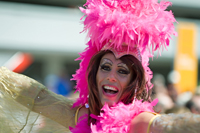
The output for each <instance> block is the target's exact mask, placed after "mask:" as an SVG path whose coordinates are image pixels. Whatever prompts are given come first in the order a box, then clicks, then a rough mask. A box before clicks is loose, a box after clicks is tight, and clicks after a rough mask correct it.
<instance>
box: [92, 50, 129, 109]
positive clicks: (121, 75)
mask: <svg viewBox="0 0 200 133" xmlns="http://www.w3.org/2000/svg"><path fill="white" fill-rule="evenodd" d="M130 80H131V71H130V70H129V68H128V66H127V65H126V64H125V63H123V62H122V61H121V60H120V59H116V57H115V56H114V55H113V54H112V53H107V54H105V55H104V56H103V57H102V59H101V61H100V65H99V68H98V71H97V76H96V82H97V87H98V91H99V97H100V100H101V103H102V105H104V104H105V103H107V104H108V105H109V106H112V105H114V104H115V103H117V102H118V101H119V98H120V97H121V94H122V92H123V89H124V88H126V87H127V85H128V84H129V82H130Z"/></svg>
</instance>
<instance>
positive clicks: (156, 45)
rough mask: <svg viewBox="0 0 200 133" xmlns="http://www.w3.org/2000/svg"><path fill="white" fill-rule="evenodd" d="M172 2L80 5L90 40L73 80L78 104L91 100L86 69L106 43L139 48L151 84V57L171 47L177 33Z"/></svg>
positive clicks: (111, 0) (101, 0) (119, 0)
mask: <svg viewBox="0 0 200 133" xmlns="http://www.w3.org/2000/svg"><path fill="white" fill-rule="evenodd" d="M169 5H171V2H166V1H161V2H160V3H158V2H157V0H87V2H86V4H85V5H84V6H85V8H82V7H80V10H81V11H82V12H83V13H84V16H86V17H85V19H84V21H83V23H84V30H83V31H87V32H88V37H89V38H90V40H89V42H88V43H87V45H88V47H87V48H86V49H85V50H84V51H83V52H82V53H80V57H79V58H78V59H77V60H81V63H80V68H79V69H78V70H77V71H76V74H74V75H73V79H72V80H76V81H77V85H76V89H77V91H79V92H80V94H79V98H78V100H77V101H76V103H75V104H74V106H78V105H80V104H82V105H83V104H85V103H87V102H88V101H87V100H88V84H87V77H86V70H87V67H88V64H89V61H90V59H91V57H92V56H93V55H95V54H96V53H97V52H99V51H100V50H102V49H104V46H105V45H106V47H109V46H110V47H112V48H114V49H116V50H117V49H120V48H121V47H122V44H126V46H127V47H128V48H127V50H130V49H131V48H133V47H137V49H138V50H139V51H140V56H141V63H142V65H143V67H144V70H145V72H146V73H145V75H146V81H147V82H148V86H151V81H150V80H151V79H152V76H153V75H152V72H151V70H150V68H149V67H148V65H149V58H150V57H153V53H154V51H156V50H158V51H159V53H160V52H161V50H162V49H163V48H166V47H167V46H169V40H170V39H171V35H176V34H177V33H176V32H175V30H174V25H173V23H174V22H176V20H175V18H174V16H173V13H172V11H165V10H166V9H167V7H168V6H169ZM84 16H83V17H82V19H83V18H84ZM108 44H109V45H108ZM108 49H109V48H108ZM132 52H133V51H132ZM129 53H130V52H129ZM133 55H134V54H133ZM136 56H137V55H136Z"/></svg>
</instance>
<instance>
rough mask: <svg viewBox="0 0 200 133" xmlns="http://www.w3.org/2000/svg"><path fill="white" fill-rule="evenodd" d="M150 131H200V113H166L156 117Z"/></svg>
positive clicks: (165, 132)
mask: <svg viewBox="0 0 200 133" xmlns="http://www.w3.org/2000/svg"><path fill="white" fill-rule="evenodd" d="M150 133H200V115H197V114H192V113H183V114H164V115H161V116H159V117H157V118H155V119H154V120H153V122H152V124H151V127H150Z"/></svg>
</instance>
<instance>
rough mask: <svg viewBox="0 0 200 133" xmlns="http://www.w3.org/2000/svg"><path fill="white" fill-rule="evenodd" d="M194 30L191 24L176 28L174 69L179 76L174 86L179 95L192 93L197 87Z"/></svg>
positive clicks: (195, 32)
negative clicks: (176, 43) (176, 41)
mask: <svg viewBox="0 0 200 133" xmlns="http://www.w3.org/2000/svg"><path fill="white" fill-rule="evenodd" d="M196 29H197V27H196V25H195V24H193V23H180V24H179V26H178V45H177V50H176V54H175V60H174V69H175V71H177V72H178V73H179V75H180V76H179V80H178V81H177V83H176V84H175V86H176V88H177V89H178V92H179V93H182V92H185V91H191V92H193V93H194V92H195V90H196V87H197V78H198V77H197V69H198V59H197V54H196V51H197V49H196V34H197V31H196Z"/></svg>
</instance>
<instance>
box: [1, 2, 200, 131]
mask: <svg viewBox="0 0 200 133" xmlns="http://www.w3.org/2000/svg"><path fill="white" fill-rule="evenodd" d="M170 4H171V3H169V2H160V3H157V1H156V0H145V1H144V0H88V1H87V3H86V4H85V6H86V9H83V8H80V9H81V11H82V12H83V13H84V14H85V15H86V16H87V17H86V18H85V20H84V25H85V30H88V36H89V37H90V41H89V42H88V43H87V45H88V47H87V48H86V49H85V51H83V52H82V53H81V54H80V58H79V59H80V60H81V63H80V68H79V69H78V70H77V72H76V74H75V75H73V79H74V80H76V81H77V86H76V89H77V91H79V92H80V95H79V98H78V99H77V101H76V102H75V103H74V102H73V101H70V100H69V99H66V98H65V97H62V96H59V95H56V94H55V93H53V92H51V91H49V90H47V89H46V87H44V86H43V85H41V84H40V83H38V82H36V81H35V80H33V79H30V78H28V77H26V76H23V75H20V74H16V73H13V72H10V71H9V70H7V69H6V68H4V67H2V68H0V91H1V95H0V100H1V102H0V114H1V115H0V118H1V121H0V125H1V128H0V129H1V132H8V131H9V132H21V131H24V132H61V133H62V132H68V128H70V130H71V132H73V133H80V132H83V133H84V132H85V133H88V132H93V133H96V132H98V133H106V132H109V133H110V132H113V133H119V132H120V133H127V132H128V133H146V132H153V133H160V132H176V133H178V132H181V133H184V132H191V131H193V132H200V128H199V126H198V125H199V123H200V116H199V115H193V114H187V115H185V114H182V115H161V116H160V115H158V114H156V113H154V111H153V106H155V105H156V103H157V101H156V100H154V101H152V102H151V99H150V94H151V93H150V91H151V88H152V84H151V82H150V80H151V78H152V72H151V71H150V69H149V67H148V61H149V58H150V57H152V54H151V53H150V51H151V50H150V47H152V51H153V52H154V51H155V50H157V49H158V50H159V49H160V48H162V47H166V46H168V45H169V39H170V35H176V32H175V31H174V26H173V22H175V21H176V20H175V19H174V17H173V15H172V13H171V12H170V11H169V12H168V11H165V9H166V8H167V6H168V5H170ZM72 107H73V108H72ZM183 119H184V121H183Z"/></svg>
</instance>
